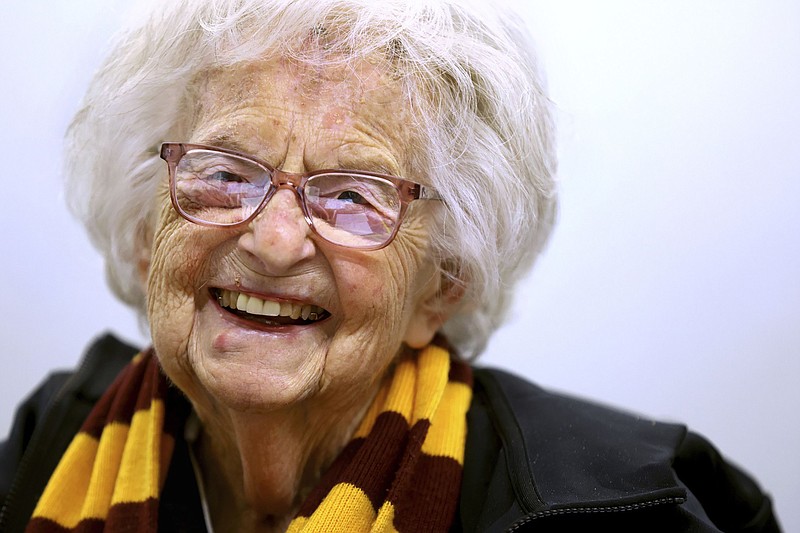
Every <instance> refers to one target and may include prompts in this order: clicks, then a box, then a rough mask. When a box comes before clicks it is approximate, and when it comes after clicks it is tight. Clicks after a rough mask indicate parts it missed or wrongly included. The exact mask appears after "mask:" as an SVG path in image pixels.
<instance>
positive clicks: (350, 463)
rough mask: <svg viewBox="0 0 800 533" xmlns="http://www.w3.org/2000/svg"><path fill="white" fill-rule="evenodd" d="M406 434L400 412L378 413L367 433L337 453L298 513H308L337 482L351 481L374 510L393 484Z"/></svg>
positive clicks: (404, 422)
mask: <svg viewBox="0 0 800 533" xmlns="http://www.w3.org/2000/svg"><path fill="white" fill-rule="evenodd" d="M408 435H409V431H408V423H407V422H406V419H405V418H403V416H402V415H400V414H398V413H395V412H393V411H384V412H382V413H380V414H379V415H378V417H377V418H376V419H375V425H374V426H373V427H372V430H371V431H370V433H369V435H367V437H366V438H364V439H358V440H355V441H353V442H351V443H350V444H349V445H348V446H346V447H345V450H344V451H343V452H342V453H341V454H339V456H338V457H337V458H336V460H335V461H334V462H333V464H332V465H331V467H330V468H329V469H328V471H327V472H325V475H323V477H322V479H321V480H320V482H319V483H318V484H317V486H316V487H315V488H314V490H313V491H312V492H311V494H309V496H308V497H307V498H306V500H305V502H303V505H302V506H301V507H300V511H299V512H298V516H305V517H308V516H311V514H312V513H313V512H314V511H315V510H316V509H317V507H318V506H319V504H320V503H322V500H323V499H324V498H325V496H326V495H327V494H328V492H330V490H331V489H332V488H333V487H334V485H337V484H339V483H350V484H352V485H355V486H356V487H358V488H360V489H361V490H363V491H364V493H365V494H366V495H367V497H368V498H369V500H370V501H371V502H372V506H373V508H374V509H375V510H376V511H377V510H378V509H379V508H380V506H381V504H382V503H383V501H384V499H385V497H386V492H387V491H388V490H389V488H390V486H391V485H392V482H393V480H394V477H395V474H396V472H397V468H398V464H399V462H400V460H401V459H402V454H403V451H404V450H405V448H406V444H407V442H408ZM351 444H352V445H353V446H351Z"/></svg>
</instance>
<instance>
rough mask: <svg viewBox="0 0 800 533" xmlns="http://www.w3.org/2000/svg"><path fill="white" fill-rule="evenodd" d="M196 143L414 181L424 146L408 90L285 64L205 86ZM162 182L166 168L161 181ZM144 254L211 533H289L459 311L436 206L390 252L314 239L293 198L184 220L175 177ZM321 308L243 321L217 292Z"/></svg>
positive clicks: (203, 81) (289, 166)
mask: <svg viewBox="0 0 800 533" xmlns="http://www.w3.org/2000/svg"><path fill="white" fill-rule="evenodd" d="M195 89H196V94H197V95H198V96H197V99H196V102H195V104H196V105H195V106H194V111H195V114H194V116H193V126H192V128H191V131H190V136H189V138H188V139H182V140H185V141H186V142H193V143H202V144H210V145H215V146H223V147H228V148H234V149H237V150H240V151H243V152H246V153H249V154H252V155H253V156H255V157H258V158H260V159H262V160H264V161H267V162H269V163H270V164H272V165H273V166H275V167H277V168H282V169H283V170H285V171H291V172H302V171H307V170H313V169H319V168H356V169H363V170H373V171H379V172H383V173H388V174H394V175H397V176H403V177H408V178H410V179H414V180H418V181H421V182H423V183H424V182H425V177H424V176H412V175H410V174H409V172H410V165H409V154H408V152H407V149H408V147H409V146H411V143H410V142H409V141H410V139H411V136H412V135H413V134H414V132H413V131H410V129H411V128H410V127H409V124H411V121H410V120H408V118H409V117H408V110H407V106H406V105H405V103H404V101H403V98H402V93H401V88H400V87H399V85H398V84H397V83H396V82H394V81H392V80H391V78H390V77H389V76H387V75H385V73H384V72H382V70H381V69H380V68H379V67H377V66H375V65H374V64H371V63H368V62H364V63H361V64H358V65H356V66H355V67H348V68H345V67H335V68H334V67H326V68H324V69H312V68H310V67H307V66H300V65H297V64H292V63H289V62H286V61H277V60H276V61H271V62H260V63H252V64H249V65H244V66H237V67H234V68H227V69H221V70H218V71H212V72H209V73H206V74H205V75H203V76H201V77H200V79H198V80H197V82H196V86H195ZM165 174H166V172H165ZM164 181H165V183H164V187H163V188H162V189H161V191H160V193H159V197H158V199H157V201H158V203H159V211H158V219H157V221H156V222H155V227H154V228H153V233H152V234H153V238H152V242H150V243H149V245H148V248H149V251H146V252H148V253H149V258H150V259H149V263H148V264H146V265H145V270H147V275H148V277H147V293H148V315H149V321H150V326H151V331H152V336H153V342H154V345H155V349H156V352H157V354H158V356H159V359H160V361H161V363H162V365H163V367H164V370H165V372H166V373H167V374H168V376H169V377H170V378H171V379H172V381H173V382H174V383H175V384H176V385H177V386H178V387H179V388H180V389H181V390H182V391H183V392H184V393H185V394H186V395H187V396H188V398H189V399H190V400H191V402H192V404H193V405H194V407H195V410H196V412H197V414H198V416H199V418H200V420H201V422H202V425H203V433H202V436H201V438H200V440H199V441H198V443H197V445H196V452H197V454H198V457H199V458H200V462H201V463H202V470H203V473H204V481H205V483H206V485H207V486H206V490H207V493H208V500H209V506H210V508H211V515H212V517H213V521H214V525H215V527H216V528H217V529H218V530H220V531H222V530H226V531H233V530H248V529H251V530H256V529H259V530H281V529H283V528H285V526H286V523H287V519H288V518H290V517H291V514H292V513H293V512H295V510H296V508H297V505H298V504H299V503H300V502H301V500H302V497H303V496H304V495H305V493H306V491H307V490H308V489H309V488H310V487H311V486H313V484H314V483H315V482H316V480H317V479H318V477H319V475H320V473H321V471H322V470H324V468H325V467H326V466H327V465H328V464H329V463H330V461H331V460H332V459H333V458H334V457H335V456H336V454H337V453H338V452H339V451H340V450H341V448H342V447H343V445H344V444H345V443H346V442H347V440H348V439H349V437H350V435H351V434H352V432H353V431H354V429H355V426H356V424H357V422H358V420H359V418H360V416H361V415H362V414H363V412H364V410H365V409H366V407H367V406H368V405H369V403H370V401H371V399H372V397H373V395H374V393H375V391H376V389H377V387H378V386H379V384H380V382H381V380H382V379H384V378H385V376H386V375H387V371H388V370H389V369H390V368H391V364H392V361H393V360H394V359H395V358H396V356H397V354H398V353H399V351H400V350H401V349H402V345H403V343H405V344H407V345H410V346H412V347H420V346H423V345H425V344H427V343H428V342H429V341H430V340H431V338H432V337H433V335H434V333H435V332H436V331H437V330H438V328H439V326H440V325H441V323H442V322H443V321H444V320H445V319H446V317H447V315H448V305H449V304H446V303H445V302H443V298H442V297H441V295H440V290H439V289H440V286H439V284H440V279H439V275H438V274H437V270H436V268H435V265H434V264H433V262H432V260H431V258H430V253H429V240H428V232H429V230H430V226H431V225H432V216H431V211H432V210H433V209H436V208H440V207H441V206H433V205H423V204H428V203H427V202H416V205H413V204H412V206H411V209H410V211H409V214H408V216H407V217H406V219H405V222H404V223H403V226H402V227H401V229H400V231H399V233H398V235H397V237H396V239H395V240H394V241H393V242H392V243H391V244H390V245H389V246H388V247H386V248H384V249H382V250H378V251H371V252H363V251H353V250H345V249H341V248H337V247H334V246H332V245H329V244H327V243H325V242H323V241H321V240H319V239H318V238H317V237H316V236H315V235H314V234H313V233H312V232H311V230H310V229H309V227H308V226H307V224H306V222H305V221H304V219H303V216H302V211H301V208H300V206H299V204H298V200H297V197H296V196H295V195H294V193H293V192H292V191H291V190H287V189H282V190H280V191H278V192H277V193H276V194H275V196H274V197H273V199H272V200H271V201H270V203H269V204H268V205H267V207H266V208H265V210H264V211H263V212H262V213H261V214H260V215H259V216H258V217H257V218H256V219H255V220H254V222H253V223H252V224H250V225H249V226H248V227H246V228H241V229H235V230H223V229H218V228H205V227H201V226H198V225H195V224H191V223H189V222H187V221H185V220H184V219H182V218H180V217H179V216H178V214H177V213H176V212H175V211H174V210H173V209H172V207H171V205H170V202H169V197H168V190H167V183H166V182H167V180H166V176H165V180H164ZM211 287H216V288H227V289H231V290H240V291H245V292H247V293H249V294H254V295H256V296H260V297H262V298H267V299H273V300H285V301H291V302H296V303H311V304H314V305H318V306H321V307H323V308H325V309H326V310H327V311H329V312H330V315H331V316H330V317H329V318H328V319H327V320H324V321H321V322H318V323H314V324H312V325H309V326H292V327H284V328H270V327H258V326H256V325H252V324H248V323H247V322H245V321H241V320H235V319H233V318H232V316H231V315H230V314H229V313H227V312H226V311H224V310H222V309H221V308H220V307H219V306H218V305H217V303H216V302H215V301H214V299H213V298H212V297H211V296H210V293H209V288H211Z"/></svg>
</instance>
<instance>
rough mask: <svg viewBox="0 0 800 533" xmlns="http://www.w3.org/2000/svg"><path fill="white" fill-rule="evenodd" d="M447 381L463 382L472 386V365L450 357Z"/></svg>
mask: <svg viewBox="0 0 800 533" xmlns="http://www.w3.org/2000/svg"><path fill="white" fill-rule="evenodd" d="M447 381H450V382H455V383H463V384H465V385H469V388H470V389H471V388H472V367H470V366H469V365H468V364H466V363H464V362H463V361H458V360H456V359H450V373H449V374H448V375H447Z"/></svg>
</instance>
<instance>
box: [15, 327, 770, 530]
mask: <svg viewBox="0 0 800 533" xmlns="http://www.w3.org/2000/svg"><path fill="white" fill-rule="evenodd" d="M135 352H136V350H135V349H134V348H132V347H130V346H127V345H125V344H123V343H121V342H119V341H118V340H116V339H115V338H113V337H112V336H110V335H107V336H105V337H102V338H101V339H99V340H98V341H97V342H95V343H94V344H93V345H92V347H91V348H90V350H89V352H88V353H87V355H86V357H85V358H84V361H83V363H82V364H81V366H80V367H79V368H78V370H77V371H76V372H74V373H59V374H54V375H52V376H50V378H48V380H47V381H45V383H44V384H43V385H41V386H40V387H39V389H37V391H36V392H35V393H34V394H33V395H32V396H31V397H30V398H28V399H27V400H26V401H25V403H23V404H22V406H21V407H20V408H19V410H18V411H17V415H16V418H15V421H14V425H13V427H12V431H11V434H10V435H9V438H8V440H7V441H6V442H4V443H2V444H0V498H2V499H3V501H4V504H3V508H2V511H0V531H9V532H12V531H22V530H23V529H24V526H25V524H26V522H27V520H28V517H30V515H31V513H32V512H33V508H34V506H35V505H36V501H37V500H38V497H39V494H40V493H41V491H42V490H43V488H44V485H45V484H46V483H47V480H48V479H49V477H50V474H51V473H52V471H53V469H54V468H55V466H56V465H57V464H58V461H59V459H60V458H61V456H62V454H63V453H64V450H65V449H66V447H67V446H68V444H69V442H70V441H71V440H72V437H73V436H74V435H75V433H76V432H77V431H78V429H79V428H80V425H81V423H82V422H83V420H84V418H85V417H86V416H87V415H88V413H89V410H90V409H91V408H92V406H93V405H94V403H95V402H96V401H97V399H98V398H99V397H100V396H101V395H102V393H103V391H104V390H105V389H106V387H108V385H109V384H110V383H111V381H112V380H113V378H114V377H115V376H116V374H117V373H118V372H119V370H120V369H121V368H122V367H123V366H124V365H125V364H126V363H127V362H128V360H129V359H130V357H131V356H132V355H133V354H134V353H135ZM467 416H468V428H469V433H468V437H467V447H466V455H465V461H464V479H463V483H462V494H461V502H460V506H459V510H458V515H457V517H456V523H455V525H454V527H453V530H454V531H481V532H483V531H488V532H492V531H515V532H524V531H531V532H536V533H542V532H545V533H546V532H550V531H552V532H555V531H558V532H564V531H592V530H598V531H614V532H656V533H657V532H683V531H687V532H712V531H726V532H734V531H736V532H748V533H749V532H775V531H780V528H779V526H778V524H777V521H776V519H775V517H774V515H773V513H772V509H771V505H770V501H769V498H767V497H766V496H764V494H763V493H762V492H761V490H760V489H759V488H758V486H757V485H756V484H755V483H754V482H753V481H752V480H751V479H750V478H749V477H747V476H746V475H745V474H743V473H742V472H741V471H739V470H737V469H736V468H734V467H733V466H731V465H729V464H727V463H726V462H725V461H724V460H723V459H722V458H721V457H720V455H719V454H718V453H717V452H716V451H715V450H714V448H713V447H712V446H711V445H710V444H709V443H708V442H706V441H705V440H704V439H702V438H701V437H699V436H697V435H695V434H692V433H689V432H687V431H686V429H685V428H684V427H683V426H679V425H673V424H662V423H658V422H653V421H650V420H646V419H642V418H639V417H636V416H632V415H629V414H625V413H621V412H619V411H616V410H613V409H609V408H606V407H601V406H598V405H596V404H593V403H588V402H585V401H582V400H577V399H574V398H570V397H567V396H563V395H559V394H554V393H551V392H547V391H545V390H543V389H541V388H539V387H536V386H535V385H532V384H530V383H528V382H526V381H524V380H522V379H520V378H518V377H515V376H513V375H511V374H508V373H506V372H503V371H499V370H492V369H476V370H475V391H474V396H473V402H472V405H471V407H470V410H469V413H468V415H467ZM186 446H187V445H186V443H185V442H184V441H182V440H181V439H179V440H178V442H177V443H176V448H175V452H174V455H173V460H172V462H171V464H170V470H169V473H168V475H167V480H166V483H165V486H164V490H163V492H162V495H161V498H160V500H159V501H160V506H161V511H160V513H159V517H160V521H161V523H160V528H159V529H160V530H161V531H204V530H205V525H204V522H203V514H202V510H201V506H200V497H199V493H198V490H197V485H196V481H195V478H194V474H193V471H192V467H191V464H190V460H189V454H188V450H187V447H186ZM178 524H180V525H178Z"/></svg>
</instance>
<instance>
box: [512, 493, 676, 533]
mask: <svg viewBox="0 0 800 533" xmlns="http://www.w3.org/2000/svg"><path fill="white" fill-rule="evenodd" d="M685 501H686V498H679V497H666V498H659V499H657V500H652V501H649V502H642V503H632V504H628V505H609V506H602V505H598V506H588V507H564V508H562V509H547V510H545V511H538V512H535V513H530V514H527V515H525V516H523V517H522V518H520V519H519V520H517V521H516V522H514V523H513V524H511V526H509V528H508V529H506V533H514V532H515V531H518V530H519V529H520V528H521V527H522V526H524V525H525V524H528V523H530V522H533V521H534V520H537V519H539V518H547V517H550V516H560V515H571V514H592V513H626V512H629V511H636V510H639V509H646V508H649V507H657V506H659V505H670V504H678V505H679V504H682V503H684V502H685Z"/></svg>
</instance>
